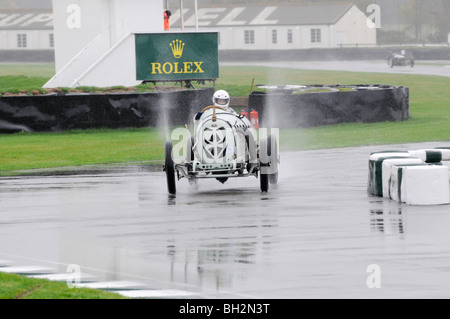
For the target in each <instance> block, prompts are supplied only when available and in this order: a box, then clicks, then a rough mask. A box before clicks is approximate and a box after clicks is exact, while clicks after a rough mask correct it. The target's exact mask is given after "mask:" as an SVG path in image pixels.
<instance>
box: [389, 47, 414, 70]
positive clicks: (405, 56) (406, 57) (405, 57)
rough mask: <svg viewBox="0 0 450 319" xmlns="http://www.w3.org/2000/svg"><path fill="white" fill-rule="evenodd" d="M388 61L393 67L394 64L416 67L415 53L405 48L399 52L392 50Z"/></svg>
mask: <svg viewBox="0 0 450 319" xmlns="http://www.w3.org/2000/svg"><path fill="white" fill-rule="evenodd" d="M387 62H388V65H389V66H390V67H391V68H393V67H394V66H410V67H414V63H415V62H414V57H413V54H412V53H411V52H405V50H401V51H400V52H399V53H396V52H390V53H389V57H388V60H387Z"/></svg>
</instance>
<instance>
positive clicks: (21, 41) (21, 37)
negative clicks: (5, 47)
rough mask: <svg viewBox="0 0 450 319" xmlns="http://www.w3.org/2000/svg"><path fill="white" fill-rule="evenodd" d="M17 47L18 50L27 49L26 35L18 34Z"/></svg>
mask: <svg viewBox="0 0 450 319" xmlns="http://www.w3.org/2000/svg"><path fill="white" fill-rule="evenodd" d="M17 47H18V48H26V47H27V35H26V34H18V35H17Z"/></svg>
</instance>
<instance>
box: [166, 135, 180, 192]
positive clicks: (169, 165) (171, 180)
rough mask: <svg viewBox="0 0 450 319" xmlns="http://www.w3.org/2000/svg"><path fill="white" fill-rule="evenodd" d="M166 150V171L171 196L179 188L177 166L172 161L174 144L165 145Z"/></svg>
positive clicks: (168, 142)
mask: <svg viewBox="0 0 450 319" xmlns="http://www.w3.org/2000/svg"><path fill="white" fill-rule="evenodd" d="M164 150H165V161H164V170H165V171H166V178H167V190H168V192H169V194H171V195H175V194H176V192H177V187H176V184H175V165H174V163H173V159H172V142H171V141H167V142H166V143H165V145H164Z"/></svg>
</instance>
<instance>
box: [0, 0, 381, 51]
mask: <svg viewBox="0 0 450 319" xmlns="http://www.w3.org/2000/svg"><path fill="white" fill-rule="evenodd" d="M24 1H25V0H22V2H21V1H18V0H16V1H10V0H0V5H2V10H1V11H0V50H52V49H53V47H54V38H53V12H52V9H51V8H48V5H46V4H45V3H46V2H45V1H44V2H39V1H35V2H34V3H35V6H34V7H33V8H28V9H23V8H22V7H21V5H25V2H26V1H25V2H24ZM47 2H48V1H47ZM29 3H33V2H29ZM8 4H9V6H8ZM38 4H40V6H37V5H38ZM29 5H30V4H28V6H29ZM5 7H7V9H5ZM182 11H183V15H181V14H180V10H179V9H176V10H174V11H173V12H172V17H171V31H179V30H193V29H194V30H195V29H199V30H200V31H218V33H219V49H220V50H267V49H270V50H277V49H279V50H283V49H309V48H333V47H339V46H373V45H375V44H376V28H375V26H374V25H373V24H371V21H370V20H368V18H367V16H366V15H365V14H364V13H363V12H362V11H361V10H359V9H358V7H356V6H355V5H353V4H352V3H351V2H336V1H333V2H331V1H330V2H325V3H323V2H321V3H308V4H298V5H279V6H269V7H267V6H241V7H236V6H234V7H210V8H203V7H200V8H199V9H198V12H197V15H195V10H194V9H193V8H184V9H183V10H182Z"/></svg>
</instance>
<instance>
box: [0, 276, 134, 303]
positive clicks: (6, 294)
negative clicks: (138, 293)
mask: <svg viewBox="0 0 450 319" xmlns="http://www.w3.org/2000/svg"><path fill="white" fill-rule="evenodd" d="M0 299H127V298H125V297H123V296H121V295H119V294H116V293H113V292H108V291H103V290H97V289H88V288H69V287H68V286H67V284H66V283H64V282H55V281H50V280H46V279H36V278H29V277H26V276H22V275H16V274H7V273H2V272H0Z"/></svg>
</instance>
